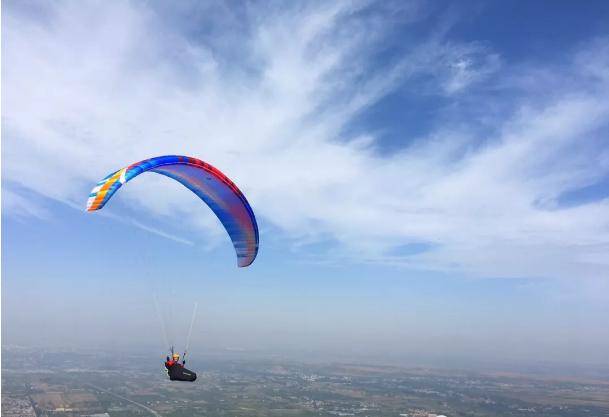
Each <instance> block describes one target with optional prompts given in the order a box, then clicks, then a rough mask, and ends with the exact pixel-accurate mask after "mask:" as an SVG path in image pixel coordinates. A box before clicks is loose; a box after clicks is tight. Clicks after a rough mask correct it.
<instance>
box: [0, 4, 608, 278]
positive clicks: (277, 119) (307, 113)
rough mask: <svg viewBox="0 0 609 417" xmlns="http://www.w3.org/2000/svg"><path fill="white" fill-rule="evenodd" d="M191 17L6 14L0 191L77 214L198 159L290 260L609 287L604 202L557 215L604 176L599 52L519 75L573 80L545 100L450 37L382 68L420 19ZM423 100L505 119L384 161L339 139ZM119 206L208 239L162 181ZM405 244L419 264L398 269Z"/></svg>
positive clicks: (273, 12)
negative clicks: (372, 115) (231, 188)
mask: <svg viewBox="0 0 609 417" xmlns="http://www.w3.org/2000/svg"><path fill="white" fill-rule="evenodd" d="M190 6H191V7H192V9H188V11H189V12H190V13H186V12H184V13H186V14H188V15H189V16H190V19H188V20H186V21H184V20H183V19H184V18H183V16H180V15H170V16H168V15H166V14H164V13H163V10H162V6H158V7H157V8H152V9H148V8H146V7H144V6H143V5H136V4H130V3H112V4H108V3H88V4H87V5H84V4H80V3H56V4H52V5H47V6H46V7H47V9H46V13H44V15H40V16H36V18H34V17H33V16H32V13H30V12H29V11H27V10H26V11H24V10H22V9H21V8H19V7H12V8H8V9H7V10H6V12H5V13H4V16H3V20H4V25H3V37H4V47H3V59H4V68H3V97H2V100H3V103H2V104H3V109H4V114H3V131H4V135H5V138H4V139H5V140H4V145H5V146H4V149H3V175H5V177H7V178H8V179H9V180H10V181H14V182H16V183H19V184H20V185H21V186H24V187H27V188H28V189H31V190H34V191H36V192H39V193H41V194H44V195H47V196H50V197H53V198H56V199H60V200H69V201H73V202H79V201H83V202H84V201H85V200H86V198H85V197H86V193H87V192H88V189H89V188H90V186H91V184H94V183H95V182H96V181H97V180H98V179H99V178H100V177H101V176H103V175H105V174H106V173H107V172H110V171H111V170H113V169H116V168H118V167H119V166H121V165H125V164H127V163H130V162H132V161H135V160H140V159H143V158H145V157H148V156H152V155H160V154H170V153H177V154H190V155H194V156H198V157H200V158H202V159H204V160H207V161H210V162H212V163H213V164H214V165H216V166H218V167H219V168H221V169H222V170H223V171H225V172H226V173H227V174H228V175H229V176H231V177H232V178H233V179H234V180H235V181H236V182H237V184H239V185H240V186H241V187H242V188H243V190H244V191H245V192H246V194H247V195H248V198H249V199H250V200H251V202H252V204H253V206H254V208H255V211H256V213H257V215H258V217H259V218H260V219H261V222H262V225H263V227H265V228H269V229H270V230H273V233H276V234H278V235H281V236H284V237H286V238H288V239H290V240H291V241H293V242H299V241H307V242H315V241H324V242H331V243H332V244H333V245H334V246H335V250H333V251H332V254H326V255H324V256H327V257H328V258H332V257H336V258H338V257H340V258H341V259H343V258H344V257H346V258H348V259H350V260H351V261H356V262H357V261H362V260H363V261H372V262H383V263H396V264H401V265H407V266H410V267H415V268H426V269H427V268H428V269H442V270H452V271H459V272H466V273H469V274H474V275H490V276H532V275H533V276H560V277H567V276H569V277H571V276H595V277H598V276H606V274H607V271H608V265H607V263H606V262H605V261H603V259H604V258H603V256H602V254H603V253H606V251H607V249H609V214H608V213H609V211H608V210H607V205H608V204H609V202H608V200H607V198H606V197H605V198H604V197H603V196H600V197H599V198H598V199H596V200H594V201H590V202H587V203H586V204H575V205H572V206H569V207H563V206H561V205H560V204H559V201H560V196H561V195H563V194H564V193H565V192H568V191H570V190H573V189H577V188H579V187H583V186H586V185H589V184H591V183H594V182H595V181H598V180H600V179H602V178H603V177H604V176H606V175H609V156H608V155H609V145H608V144H607V143H608V142H607V139H606V138H607V136H606V135H607V129H608V123H607V120H609V119H608V116H609V103H608V102H607V99H606V97H608V96H609V95H608V94H607V93H608V92H609V91H608V90H609V78H608V77H607V73H608V72H609V58H607V57H608V56H609V51H608V50H607V48H606V47H605V48H600V49H599V48H598V47H597V46H598V45H597V44H594V45H596V46H594V45H593V44H590V45H585V44H584V45H582V47H581V50H580V51H573V53H572V57H571V59H570V60H569V61H568V62H566V63H565V64H564V65H563V66H561V67H559V68H557V67H549V68H527V71H526V72H527V73H529V72H528V70H531V71H530V73H532V74H535V73H536V71H535V70H538V72H537V73H539V74H543V73H545V72H546V71H550V72H553V73H560V74H562V77H563V78H564V80H568V82H561V83H559V85H557V86H556V88H555V89H554V90H553V91H552V94H547V91H546V90H544V89H543V87H544V82H546V81H547V80H545V79H544V78H543V77H541V78H540V79H539V80H538V82H536V81H535V80H530V79H528V80H526V79H525V77H524V76H522V77H519V76H518V74H515V73H514V72H515V70H514V69H513V68H510V67H509V65H508V64H507V63H505V62H503V60H502V58H501V56H500V54H499V53H498V52H497V51H494V50H493V49H492V47H491V46H488V45H485V46H481V45H482V44H480V43H464V42H458V41H454V40H450V39H448V38H447V35H446V31H442V33H440V34H438V33H433V32H430V33H428V34H419V36H418V37H417V38H416V41H411V42H410V43H406V45H401V46H400V48H399V53H394V54H392V55H391V56H390V57H386V56H384V55H383V53H384V52H387V51H386V50H385V49H384V46H383V45H384V44H385V43H386V41H387V40H388V39H389V38H391V37H394V38H395V37H396V36H398V37H399V36H404V33H407V31H408V30H409V27H410V25H411V24H414V23H416V22H418V21H420V20H421V19H425V18H426V16H427V15H426V13H425V8H424V6H422V5H421V4H418V3H412V4H411V5H408V6H405V7H402V8H401V9H399V13H398V12H396V11H395V10H392V11H391V12H390V15H391V16H392V17H394V20H387V19H380V18H379V17H378V13H389V12H388V11H387V10H384V11H383V10H381V11H380V12H379V11H378V9H377V8H375V7H373V6H369V5H367V4H364V3H362V4H358V3H355V4H353V3H332V4H328V3H324V2H322V3H315V4H314V3H310V4H307V5H306V6H303V7H295V6H294V7H289V8H283V9H279V8H275V7H271V6H262V5H258V6H256V5H252V6H248V7H243V8H241V9H238V10H233V9H227V8H224V7H220V6H197V7H195V5H190ZM181 21H184V22H185V24H184V25H180V24H177V23H178V22H181ZM388 21H389V22H391V24H387V22H388ZM223 25H224V27H223ZM398 27H399V31H398V29H397V28H398ZM180 28H182V29H180ZM226 28H229V29H230V30H227V29H226ZM404 39H406V37H405V36H404ZM405 42H406V41H405ZM597 42H598V41H597ZM601 43H602V42H601ZM605 44H606V43H605ZM592 50H594V53H593V52H591V51H592ZM522 74H524V72H523V73H522ZM523 83H526V84H527V85H528V87H527V88H526V89H522V88H521V87H522V86H523V85H524V84H523ZM422 84H424V85H425V86H426V87H425V88H424V94H432V95H433V94H437V95H442V96H445V97H448V98H449V99H450V100H454V101H455V102H458V101H459V100H462V99H464V97H467V100H469V102H470V103H473V104H470V105H473V106H477V107H479V108H482V109H484V108H485V107H488V108H489V112H490V111H491V109H492V108H493V106H495V105H498V103H499V102H501V101H502V100H507V97H509V102H510V106H508V107H504V106H502V107H501V108H502V109H504V110H502V112H500V113H499V114H497V113H493V117H492V118H490V121H486V122H485V123H486V125H485V126H486V127H488V130H487V131H483V130H481V129H480V128H479V125H475V123H474V121H471V126H470V125H469V124H470V121H469V120H467V119H466V118H462V119H459V118H458V117H457V119H458V123H457V122H454V121H451V122H450V123H448V122H447V123H446V124H438V125H435V126H433V127H432V128H431V129H430V130H429V131H428V132H427V134H426V135H424V137H422V138H412V139H416V140H412V141H406V143H409V145H408V146H403V147H402V148H401V149H399V150H397V151H395V152H392V153H389V154H387V153H379V152H378V149H379V147H382V146H383V142H382V139H381V138H379V137H376V136H375V133H373V131H372V130H367V129H366V127H365V126H364V127H362V128H361V129H358V131H357V132H356V133H350V134H349V135H347V134H345V133H344V132H345V127H346V126H347V125H349V124H350V123H352V122H353V121H354V120H356V119H357V117H358V116H359V115H361V114H362V112H364V111H366V110H367V109H370V108H371V107H372V106H374V105H375V103H377V102H378V100H380V99H381V98H383V97H384V96H386V95H388V94H391V93H394V92H396V91H402V92H404V91H406V93H407V92H408V90H409V89H413V90H415V89H418V88H420V87H419V86H420V85H422ZM519 88H520V89H519ZM490 90H493V91H497V90H501V94H505V95H501V94H500V95H499V96H494V97H493V96H491V95H489V94H488V91H490ZM482 112H483V110H482ZM453 116H454V114H453ZM454 119H455V118H454V117H453V119H452V120H454ZM403 135H404V136H405V137H408V136H409V132H408V131H407V130H406V131H404V132H403ZM126 188H127V187H126ZM158 190H162V195H163V196H164V197H163V198H159V197H158ZM123 191H126V190H123ZM121 198H124V199H127V200H129V201H130V202H131V204H133V205H134V206H135V207H137V208H138V209H142V210H145V211H147V212H149V213H151V214H152V215H155V216H161V217H163V218H164V219H168V220H169V221H171V219H180V220H182V219H186V220H187V221H188V222H189V223H190V224H192V225H194V226H197V227H199V228H200V229H201V230H202V231H208V232H209V231H210V230H214V229H217V227H215V226H217V225H216V224H215V220H214V219H212V218H211V217H202V216H201V210H200V207H199V202H198V201H197V200H196V199H194V198H191V196H188V195H187V193H185V192H184V191H183V190H181V189H177V188H176V187H173V186H171V185H170V184H169V182H168V181H167V180H166V179H163V178H160V177H159V178H155V177H154V176H150V177H149V178H147V179H145V180H142V181H140V183H139V184H138V187H131V188H130V190H129V192H125V193H122V197H121ZM211 226H214V227H211ZM408 245H415V246H416V245H420V247H423V248H425V250H423V251H415V253H406V254H405V253H401V254H400V251H399V250H397V251H396V249H399V248H403V247H405V246H408Z"/></svg>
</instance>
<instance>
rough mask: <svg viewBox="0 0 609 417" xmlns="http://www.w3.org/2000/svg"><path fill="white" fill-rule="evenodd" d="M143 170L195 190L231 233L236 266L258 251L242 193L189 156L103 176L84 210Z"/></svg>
mask: <svg viewBox="0 0 609 417" xmlns="http://www.w3.org/2000/svg"><path fill="white" fill-rule="evenodd" d="M144 172H156V173H157V174H161V175H165V176H167V177H169V178H172V179H174V180H176V181H178V182H179V183H181V184H182V185H184V186H185V187H186V188H188V189H189V190H191V191H192V192H193V193H195V194H196V195H197V196H198V197H199V198H200V199H201V200H203V201H204V202H205V203H206V204H207V205H208V206H209V208H211V210H212V211H213V212H214V213H215V214H216V216H217V217H218V219H219V220H220V222H221V223H222V225H223V226H224V228H225V229H226V232H227V233H228V235H229V236H230V238H231V240H232V242H233V246H234V248H235V252H236V254H237V261H238V265H239V267H246V266H249V265H251V264H252V262H254V259H256V255H257V254H258V239H259V238H258V225H257V223H256V217H255V216H254V212H253V211H252V208H251V207H250V205H249V203H248V202H247V200H246V198H245V196H244V195H243V193H242V192H241V191H240V190H239V188H237V186H236V185H235V184H234V183H233V182H232V181H231V180H230V179H229V178H228V177H227V176H226V175H224V174H223V173H222V172H220V170H219V169H217V168H214V167H213V166H211V165H209V164H208V163H206V162H203V161H200V160H198V159H196V158H192V157H189V156H176V155H168V156H159V157H156V158H150V159H146V160H143V161H140V162H136V163H134V164H131V165H129V166H127V167H125V168H121V169H119V170H118V171H115V172H113V173H112V174H110V175H108V176H107V177H105V178H104V179H103V180H101V181H100V182H98V183H97V185H96V186H95V188H93V190H92V191H91V193H90V194H89V199H88V201H87V211H95V210H100V209H101V208H103V207H104V205H106V203H107V202H108V201H109V200H110V199H111V198H112V196H113V195H114V194H115V193H116V192H117V191H118V189H119V188H120V187H121V186H122V185H123V184H125V183H126V182H128V181H130V180H132V179H133V178H135V177H137V176H138V175H140V174H142V173H144Z"/></svg>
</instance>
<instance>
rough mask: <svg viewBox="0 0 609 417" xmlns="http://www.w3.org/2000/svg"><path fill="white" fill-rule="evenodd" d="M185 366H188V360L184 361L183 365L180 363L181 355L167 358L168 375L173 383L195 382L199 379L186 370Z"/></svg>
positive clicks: (174, 354)
mask: <svg viewBox="0 0 609 417" xmlns="http://www.w3.org/2000/svg"><path fill="white" fill-rule="evenodd" d="M184 365H186V360H185V359H182V363H180V354H179V353H173V354H172V355H171V356H167V359H166V360H165V368H167V375H168V376H169V379H170V380H171V381H188V382H194V381H195V380H196V379H197V374H196V373H194V372H193V371H191V370H189V369H186V368H185V367H184Z"/></svg>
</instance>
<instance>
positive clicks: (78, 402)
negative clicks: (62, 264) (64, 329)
mask: <svg viewBox="0 0 609 417" xmlns="http://www.w3.org/2000/svg"><path fill="white" fill-rule="evenodd" d="M158 359H159V360H158V362H156V363H155V362H154V358H150V357H149V356H143V355H139V356H138V355H125V354H122V355H117V354H115V353H111V352H99V351H96V352H86V353H77V352H74V351H60V350H39V349H36V350H35V349H26V348H16V347H13V348H5V349H3V352H2V415H3V416H5V417H16V416H32V417H33V416H37V417H42V416H49V417H50V416H95V417H102V416H103V417H107V416H112V417H114V416H143V415H156V416H294V417H296V416H303V417H304V416H362V417H365V416H369V417H373V416H374V417H377V416H378V417H380V416H396V417H400V416H401V417H405V416H409V417H430V416H442V415H444V416H449V417H453V416H455V417H456V416H463V417H465V416H471V417H474V416H480V417H482V416H486V417H495V416H496V417H499V416H521V417H561V416H564V417H577V416H589V417H601V416H609V376H605V377H604V378H603V377H600V378H589V377H581V378H579V377H573V376H570V377H566V376H565V377H562V378H561V377H548V376H542V375H524V374H517V373H507V372H471V371H463V370H441V369H435V368H434V369H432V368H402V367H394V366H378V365H365V364H353V363H350V364H340V363H328V364H319V363H316V364H310V363H295V362H289V361H286V360H277V359H239V358H234V357H233V358H231V357H226V358H216V357H213V358H212V357H207V358H205V359H203V360H198V361H193V362H192V363H190V364H189V366H191V367H192V368H193V369H196V370H197V371H198V373H199V379H198V380H197V381H196V382H195V383H176V382H170V381H169V380H168V379H167V377H166V375H165V373H164V370H163V368H162V358H158Z"/></svg>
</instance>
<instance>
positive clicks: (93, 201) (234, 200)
mask: <svg viewBox="0 0 609 417" xmlns="http://www.w3.org/2000/svg"><path fill="white" fill-rule="evenodd" d="M145 172H155V173H157V174H161V175H165V176H167V177H169V178H172V179H174V180H176V181H177V182H179V183H181V184H182V185H184V186H185V187H186V188H188V189H189V190H191V191H192V192H193V193H194V194H196V195H197V196H198V197H199V198H200V199H201V200H203V202H205V203H206V204H207V205H208V206H209V208H210V209H211V210H212V211H213V212H214V213H215V215H216V216H217V217H218V219H219V220H220V222H221V223H222V225H223V226H224V228H225V229H226V232H227V233H228V235H229V237H230V239H231V241H232V243H233V247H234V249H235V253H236V254H237V265H238V266H239V267H247V266H249V265H251V264H252V262H254V259H256V255H257V254H258V241H259V236H258V225H257V223H256V217H255V216H254V212H253V211H252V208H251V207H250V205H249V203H248V201H247V199H246V198H245V196H244V195H243V193H242V192H241V191H240V190H239V188H237V186H236V185H235V184H234V183H233V182H232V181H231V180H230V179H229V178H228V177H227V176H226V175H224V174H223V173H222V172H220V170H218V169H217V168H214V167H213V166H211V165H209V164H208V163H206V162H203V161H201V160H199V159H196V158H192V157H189V156H178V155H168V156H159V157H155V158H150V159H145V160H143V161H140V162H136V163H133V164H131V165H129V166H127V167H125V168H121V169H119V170H118V171H115V172H113V173H111V174H110V175H108V176H107V177H105V178H104V179H102V180H101V181H100V182H98V183H97V185H96V186H95V187H94V188H93V190H92V191H91V193H90V194H89V199H88V200H87V211H96V210H100V209H101V208H103V207H104V206H105V205H106V203H108V201H109V200H110V199H111V198H112V196H113V195H114V194H115V193H116V192H117V191H118V189H119V188H120V187H121V186H122V185H123V184H125V183H126V182H128V181H130V180H132V179H133V178H135V177H136V176H138V175H140V174H143V173H145ZM195 315H196V304H195V311H194V312H193V319H192V321H191V325H190V331H189V335H188V339H187V343H186V350H185V351H184V355H183V357H182V362H181V363H180V355H179V354H177V353H174V351H173V346H172V347H171V350H170V352H171V357H170V356H167V358H166V361H165V368H166V369H167V374H168V376H169V379H170V380H172V381H191V382H192V381H195V380H196V379H197V374H196V373H194V372H193V371H190V370H188V369H186V368H185V367H184V365H185V364H186V360H185V356H186V352H187V349H188V343H189V340H190V333H191V332H192V326H193V323H194V317H195Z"/></svg>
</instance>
